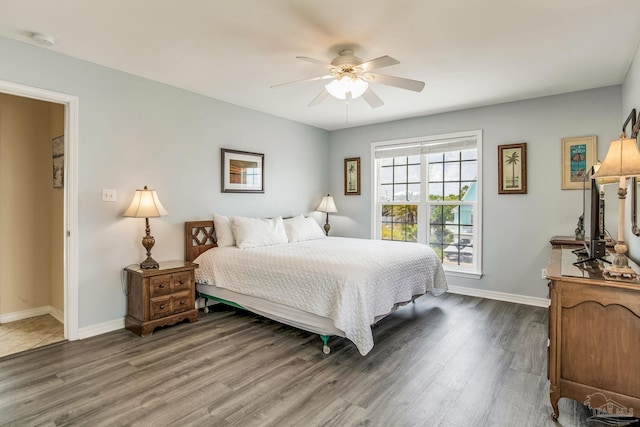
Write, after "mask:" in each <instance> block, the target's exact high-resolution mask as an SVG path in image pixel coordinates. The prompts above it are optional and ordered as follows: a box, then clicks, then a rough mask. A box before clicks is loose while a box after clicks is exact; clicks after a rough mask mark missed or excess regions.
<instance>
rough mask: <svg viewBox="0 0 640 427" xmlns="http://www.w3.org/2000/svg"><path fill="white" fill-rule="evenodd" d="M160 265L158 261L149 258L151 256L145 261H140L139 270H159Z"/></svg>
mask: <svg viewBox="0 0 640 427" xmlns="http://www.w3.org/2000/svg"><path fill="white" fill-rule="evenodd" d="M159 267H160V264H158V261H156V260H155V259H153V258H151V256H150V255H149V256H147V259H145V260H144V261H142V262H141V263H140V268H142V269H144V270H146V269H149V268H159Z"/></svg>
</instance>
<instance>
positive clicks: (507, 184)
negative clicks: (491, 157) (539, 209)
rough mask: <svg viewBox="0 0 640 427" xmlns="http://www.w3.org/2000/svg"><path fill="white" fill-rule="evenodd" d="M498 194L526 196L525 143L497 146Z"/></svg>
mask: <svg viewBox="0 0 640 427" xmlns="http://www.w3.org/2000/svg"><path fill="white" fill-rule="evenodd" d="M498 194H527V143H526V142H523V143H521V144H508V145H498Z"/></svg>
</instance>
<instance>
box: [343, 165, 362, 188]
mask: <svg viewBox="0 0 640 427" xmlns="http://www.w3.org/2000/svg"><path fill="white" fill-rule="evenodd" d="M344 195H345V196H359V195H360V157H351V158H348V159H344Z"/></svg>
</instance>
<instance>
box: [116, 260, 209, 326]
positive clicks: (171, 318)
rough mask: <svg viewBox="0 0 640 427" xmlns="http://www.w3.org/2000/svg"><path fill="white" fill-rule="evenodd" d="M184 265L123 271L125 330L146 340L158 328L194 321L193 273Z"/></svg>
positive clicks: (190, 265) (189, 265)
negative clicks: (124, 278)
mask: <svg viewBox="0 0 640 427" xmlns="http://www.w3.org/2000/svg"><path fill="white" fill-rule="evenodd" d="M196 268H198V264H194V263H192V262H188V261H170V262H161V263H160V267H159V268H152V269H141V268H139V267H138V266H135V267H127V268H126V269H125V271H126V272H127V317H126V318H125V327H126V328H127V329H129V330H131V331H133V332H134V333H136V334H138V335H141V336H147V335H150V334H151V333H153V330H154V329H155V328H157V327H158V326H167V325H173V324H175V323H177V322H180V321H183V320H187V319H188V320H189V321H190V322H196V321H198V310H196V306H195V278H194V275H195V273H194V272H195V269H196Z"/></svg>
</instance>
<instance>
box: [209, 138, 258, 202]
mask: <svg viewBox="0 0 640 427" xmlns="http://www.w3.org/2000/svg"><path fill="white" fill-rule="evenodd" d="M220 157H221V159H222V167H221V168H220V170H221V171H222V192H223V193H264V154H259V153H249V152H247V151H237V150H229V149H226V148H222V149H221V156H220Z"/></svg>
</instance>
